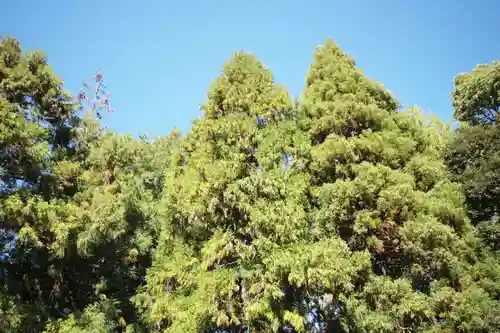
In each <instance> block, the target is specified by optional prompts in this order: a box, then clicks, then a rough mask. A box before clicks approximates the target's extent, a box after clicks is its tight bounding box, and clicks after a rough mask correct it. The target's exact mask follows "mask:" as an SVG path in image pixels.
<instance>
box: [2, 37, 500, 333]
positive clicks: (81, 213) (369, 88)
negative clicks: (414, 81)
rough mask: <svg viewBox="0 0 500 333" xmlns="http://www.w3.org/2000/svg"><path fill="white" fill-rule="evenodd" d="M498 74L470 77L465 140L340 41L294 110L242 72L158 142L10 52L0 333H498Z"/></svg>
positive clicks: (280, 92) (6, 56) (40, 62)
mask: <svg viewBox="0 0 500 333" xmlns="http://www.w3.org/2000/svg"><path fill="white" fill-rule="evenodd" d="M497 69H498V64H497V63H493V64H492V65H488V66H479V67H478V68H477V69H476V70H475V71H473V72H472V73H470V74H463V75H460V76H459V77H458V78H457V80H456V86H455V90H454V93H453V96H454V105H455V110H456V112H455V114H456V117H457V119H460V120H461V121H464V122H468V123H469V125H468V126H469V127H467V126H464V127H462V128H461V129H460V130H459V131H458V133H457V134H455V133H453V132H451V131H450V130H449V128H447V127H446V126H444V125H443V124H441V123H440V122H439V120H437V119H434V118H432V117H424V116H423V115H422V114H421V113H420V111H419V110H418V109H416V108H410V109H408V110H405V111H400V110H399V104H398V102H397V101H396V99H395V98H394V97H393V96H392V94H391V93H390V92H389V91H388V90H386V89H385V88H384V87H383V86H382V85H381V84H379V83H377V82H375V81H373V80H371V79H369V78H367V77H365V76H364V75H363V74H362V72H361V71H360V70H359V69H357V68H356V66H355V62H354V60H353V59H352V58H351V57H349V56H347V55H346V54H345V53H344V52H343V51H342V50H341V49H340V48H339V47H338V46H337V45H336V44H335V43H334V42H333V41H332V40H331V39H329V40H327V41H326V43H325V45H323V46H321V47H319V48H318V49H317V50H316V52H315V53H314V58H313V63H312V65H311V68H310V71H309V73H308V75H307V79H306V86H305V89H304V92H303V95H302V98H301V100H300V102H299V103H293V102H292V101H291V99H290V96H289V94H288V93H287V91H286V90H285V89H284V88H283V87H282V86H280V85H278V84H277V83H275V81H274V78H273V75H272V73H271V72H270V71H269V70H268V69H267V68H266V67H265V66H264V65H263V64H262V63H261V62H260V61H259V60H258V59H257V58H256V57H254V56H253V55H251V54H248V53H236V54H235V55H234V56H233V57H232V58H231V59H230V60H229V61H228V62H227V63H226V64H225V65H224V67H223V70H222V73H221V75H220V77H218V78H217V79H216V80H215V82H214V83H213V84H212V86H211V87H210V90H209V92H208V97H207V101H206V103H205V104H204V105H203V107H202V111H203V117H202V118H201V119H199V120H196V121H194V122H193V126H192V129H191V130H190V131H189V132H188V133H187V134H186V135H185V136H184V137H182V138H181V136H180V133H179V132H178V131H173V132H172V133H171V134H170V135H168V136H165V137H161V138H158V139H155V140H149V139H148V138H146V137H141V138H139V139H135V138H133V137H132V136H130V135H123V134H118V133H114V132H112V131H110V130H106V129H104V128H102V127H101V126H100V124H99V121H98V119H100V118H101V117H102V115H103V113H102V111H104V110H108V111H111V108H110V106H109V100H108V97H107V95H106V94H105V92H104V91H103V90H102V87H103V85H102V75H101V74H100V73H97V74H96V76H95V77H94V83H95V84H96V85H95V87H91V88H90V90H91V91H92V92H91V94H90V95H87V93H86V92H85V91H81V92H80V93H79V94H78V103H79V104H80V105H78V104H77V101H75V100H74V99H73V98H72V96H71V95H70V94H69V93H67V92H65V91H64V89H63V87H62V83H61V81H60V80H59V79H57V77H56V76H55V74H54V73H53V72H52V71H51V69H50V67H49V66H48V65H47V63H46V59H45V56H43V54H41V53H39V52H34V53H24V54H23V53H22V52H21V49H20V47H19V43H18V42H17V41H16V40H15V39H13V38H5V39H2V42H1V44H0V116H1V117H0V145H1V148H2V150H1V151H0V167H1V171H2V174H1V175H0V177H1V183H0V184H1V188H0V245H1V247H0V264H1V266H0V279H1V281H0V282H1V284H0V332H45V333H80V332H95V333H97V332H103V333H111V332H127V333H133V332H134V333H139V332H182V333H189V332H234V333H236V332H290V333H292V332H314V333H320V332H356V333H361V332H388V333H389V332H400V333H406V332H422V333H423V332H429V333H430V332H437V331H439V332H460V333H465V332H496V331H500V306H499V305H500V304H499V299H500V257H499V256H498V252H496V253H495V251H497V250H498V244H499V239H500V237H498V235H499V234H500V233H498V232H497V229H498V227H497V223H496V222H495V218H496V216H497V215H498V207H497V201H498V200H496V199H498V198H497V196H496V193H497V192H498V191H497V192H495V191H496V187H495V186H497V185H498V184H497V183H498V182H497V179H496V178H495V175H496V173H495V172H496V169H498V168H495V166H496V164H495V163H496V162H497V161H496V160H497V159H496V157H497V151H496V150H495V148H496V147H497V146H496V143H497V142H498V134H499V133H498V126H497V118H498V117H497V116H496V114H498V105H497V104H498V103H497V102H498V101H497V99H498V98H497V97H498V91H497V90H498V89H496V88H497V83H498V77H497V76H498V75H497V74H498V70H497ZM84 106H85V107H84ZM82 108H84V109H85V108H87V109H89V112H87V113H85V114H84V115H81V113H79V112H78V111H79V110H81V109H82ZM495 112H496V113H495ZM443 156H444V158H443ZM445 161H446V163H445ZM447 167H448V169H447ZM450 175H451V177H450ZM453 181H457V182H458V183H454V182H453ZM460 183H461V184H460ZM497 187H498V186H497ZM462 189H464V190H465V191H464V192H463V191H462ZM464 194H465V195H464ZM467 215H469V217H468V216H467ZM469 218H470V219H469ZM470 220H472V222H473V223H472V224H471V223H470ZM485 220H488V221H486V222H484V221H485ZM481 221H483V222H481ZM476 226H477V228H476Z"/></svg>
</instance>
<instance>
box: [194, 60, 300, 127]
mask: <svg viewBox="0 0 500 333" xmlns="http://www.w3.org/2000/svg"><path fill="white" fill-rule="evenodd" d="M290 108H291V101H290V96H289V94H288V92H287V91H286V90H285V89H284V88H283V87H281V86H279V85H278V84H276V83H275V82H274V77H273V74H272V73H271V72H270V71H269V70H268V69H267V68H266V67H265V66H264V65H263V64H262V63H261V62H260V61H259V60H258V59H257V58H256V57H255V56H253V55H251V54H249V53H244V52H238V53H236V54H235V55H234V56H233V57H232V58H231V59H230V60H229V61H228V62H227V63H225V64H224V67H223V70H222V75H221V76H220V77H218V78H217V79H216V80H215V82H214V83H213V84H212V86H211V89H210V91H209V93H208V100H207V102H206V103H205V105H204V106H203V107H202V109H203V111H204V113H205V115H206V116H207V117H208V118H212V119H213V118H219V117H223V116H227V115H228V114H234V113H243V114H246V115H249V116H265V117H267V118H269V119H279V118H280V117H281V116H282V115H283V114H284V113H286V112H287V110H290Z"/></svg>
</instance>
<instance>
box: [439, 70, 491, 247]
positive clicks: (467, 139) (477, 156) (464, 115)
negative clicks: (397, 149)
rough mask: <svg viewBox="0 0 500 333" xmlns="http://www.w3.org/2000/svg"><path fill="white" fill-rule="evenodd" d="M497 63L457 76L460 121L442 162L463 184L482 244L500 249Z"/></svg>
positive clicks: (456, 102) (454, 94) (456, 103)
mask: <svg viewBox="0 0 500 333" xmlns="http://www.w3.org/2000/svg"><path fill="white" fill-rule="evenodd" d="M499 96H500V62H498V61H494V62H493V63H491V64H487V65H478V66H477V67H476V68H475V69H474V70H473V71H472V72H471V73H464V74H460V75H457V77H456V78H455V87H454V90H453V92H452V97H453V106H454V108H455V112H454V115H455V118H456V119H458V120H460V121H461V122H463V124H462V126H461V127H459V128H458V129H457V131H456V135H455V136H454V137H453V138H452V140H450V143H449V145H448V148H447V150H446V152H445V160H446V163H447V166H448V169H449V170H450V172H451V175H452V177H453V179H454V180H455V181H457V182H459V183H461V184H462V187H463V190H464V193H465V195H466V197H467V206H468V213H469V217H470V218H471V220H472V222H473V223H474V224H476V225H477V226H478V231H479V232H480V234H481V237H482V239H483V240H484V241H485V242H486V244H488V245H490V247H491V248H493V249H494V250H500V241H499V240H500V226H499V225H498V222H497V220H498V216H499V213H500V171H499V170H500V168H499V167H500V122H499V120H500V118H498V117H499V116H498V115H499V110H500V99H499Z"/></svg>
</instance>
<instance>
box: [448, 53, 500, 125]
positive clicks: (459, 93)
mask: <svg viewBox="0 0 500 333" xmlns="http://www.w3.org/2000/svg"><path fill="white" fill-rule="evenodd" d="M454 83H455V87H454V90H453V92H452V98H453V106H454V108H455V113H454V116H455V118H456V119H458V120H460V121H463V122H467V123H469V124H471V125H479V124H491V123H498V121H499V115H500V61H493V62H492V63H491V64H481V65H477V66H476V68H474V70H473V71H472V72H470V73H463V74H459V75H457V76H456V77H455V82H454Z"/></svg>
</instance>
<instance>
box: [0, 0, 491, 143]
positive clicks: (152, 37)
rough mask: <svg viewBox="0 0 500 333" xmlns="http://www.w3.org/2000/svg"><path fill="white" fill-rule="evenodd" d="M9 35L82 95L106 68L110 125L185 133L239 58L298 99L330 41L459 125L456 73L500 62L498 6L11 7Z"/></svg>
mask: <svg viewBox="0 0 500 333" xmlns="http://www.w3.org/2000/svg"><path fill="white" fill-rule="evenodd" d="M0 11H1V20H0V35H7V34H10V35H14V36H15V37H17V38H18V39H19V40H20V41H21V43H22V46H23V47H24V48H27V49H34V48H40V49H43V50H44V51H46V53H47V54H48V58H49V62H50V63H51V64H52V65H53V67H54V68H55V70H56V72H57V73H58V74H59V75H60V76H62V77H63V79H64V82H65V84H66V86H67V87H68V88H69V89H70V90H71V91H73V92H76V91H78V89H79V87H80V86H81V82H82V79H84V78H88V77H90V76H91V75H92V73H93V72H94V71H95V70H96V69H97V68H102V70H103V73H104V75H105V80H106V82H107V85H108V87H109V90H110V91H111V93H112V104H113V105H114V107H115V108H116V109H117V111H116V112H115V113H113V114H109V115H108V114H107V115H106V117H105V119H104V123H105V124H106V125H108V126H109V127H111V128H113V129H115V130H117V131H120V132H129V133H132V134H134V135H137V134H149V135H163V134H167V133H168V132H169V131H170V130H171V129H172V128H173V127H179V128H181V129H182V130H183V131H185V130H187V129H188V128H189V126H190V121H191V119H193V118H195V117H197V116H199V115H200V111H199V108H198V106H199V104H200V103H203V101H204V99H205V96H206V92H207V88H208V86H209V84H210V82H212V81H213V79H214V78H215V77H216V76H217V75H218V73H219V72H220V69H221V66H222V64H223V62H224V61H226V60H227V59H228V58H230V57H231V55H232V54H233V52H234V51H238V50H245V51H249V52H252V53H254V54H255V55H257V56H258V57H259V58H260V59H261V60H262V61H263V62H264V63H265V64H266V65H268V66H269V67H270V68H271V70H272V71H273V72H274V74H275V77H276V80H277V81H278V82H279V83H281V84H283V85H285V86H286V87H287V88H288V89H289V91H290V92H291V93H292V94H293V95H299V94H300V92H301V90H302V87H303V84H304V79H305V75H306V73H307V71H308V67H309V65H310V62H311V59H312V52H313V51H314V48H315V47H316V46H317V45H318V44H321V43H323V42H324V40H325V39H326V38H327V37H328V36H331V37H332V38H333V39H335V40H336V41H337V42H338V43H339V44H340V46H341V47H342V48H343V49H344V50H345V51H347V52H348V53H350V54H351V55H353V56H354V57H355V58H356V60H357V63H358V65H359V67H360V68H362V69H363V70H364V72H365V73H366V74H367V75H368V76H370V77H372V78H374V79H376V80H378V81H382V82H383V83H384V84H385V86H386V87H388V88H389V89H390V90H392V91H393V92H394V93H395V94H396V96H397V97H398V99H399V100H400V101H401V102H402V103H403V105H404V106H410V105H418V106H420V107H421V108H423V109H424V110H426V111H429V110H431V111H432V112H433V113H435V114H437V115H439V116H440V117H441V118H442V119H444V120H450V119H451V114H452V111H451V103H450V98H449V92H450V90H451V88H452V79H453V77H454V76H455V74H456V73H458V72H464V71H470V70H471V69H472V68H473V67H474V66H475V65H476V64H477V63H485V62H491V61H492V60H494V59H500V39H499V38H500V37H499V36H500V25H499V23H498V22H499V21H498V14H499V13H500V1H499V0H475V1H471V0H435V1H431V0H420V1H410V0H384V1H373V0H365V1H361V0H343V1H340V0H329V1H328V0H325V1H319V0H317V1H316V0H308V1H305V0H303V1H298V0H288V1H284V0H272V1H264V0H254V1H229V0H227V1H217V0H213V1H207V0H205V1H201V0H200V1H189V0H184V1H167V0H163V1H160V0H156V1H152V0H142V1H137V0H135V1H133V0H130V1H126V0H125V1H118V0H100V1H99V0H86V1H73V0H71V1H68V0H66V1H63V0H49V1H33V0H3V1H2V5H1V6H0Z"/></svg>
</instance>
